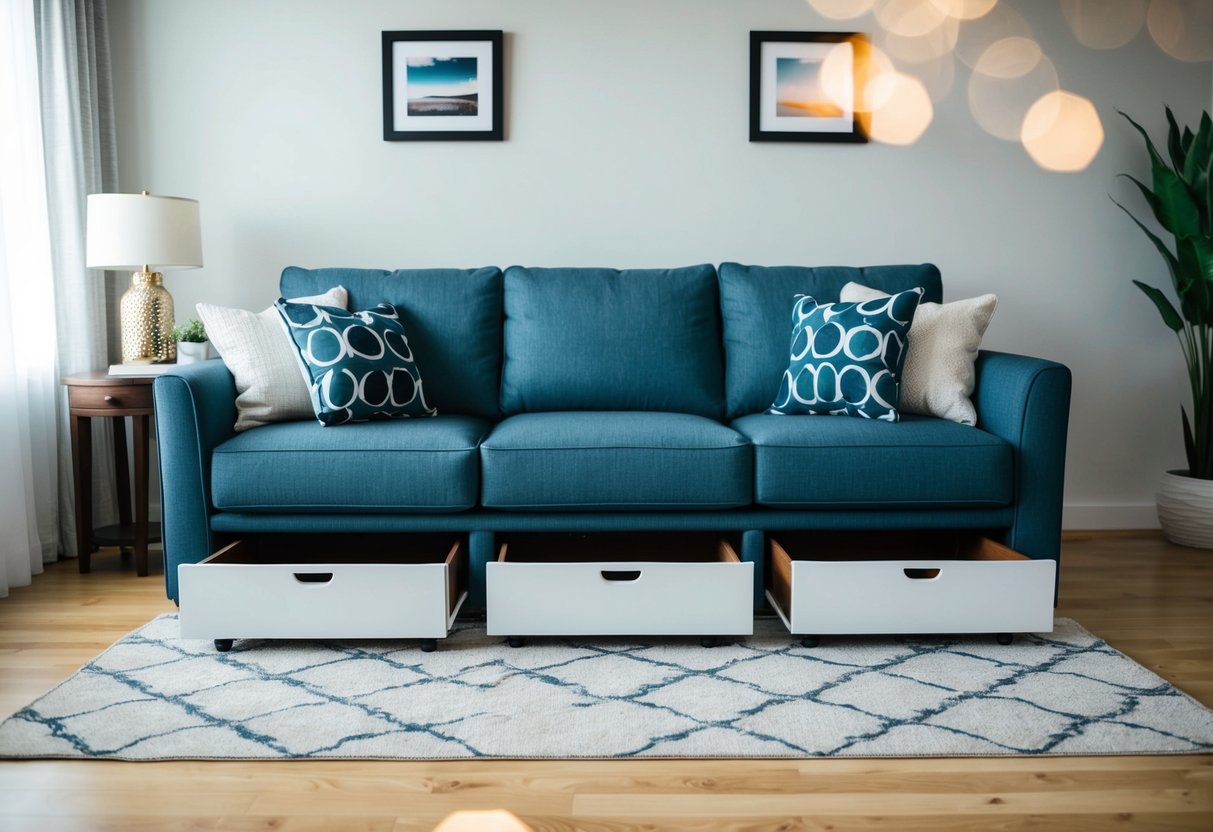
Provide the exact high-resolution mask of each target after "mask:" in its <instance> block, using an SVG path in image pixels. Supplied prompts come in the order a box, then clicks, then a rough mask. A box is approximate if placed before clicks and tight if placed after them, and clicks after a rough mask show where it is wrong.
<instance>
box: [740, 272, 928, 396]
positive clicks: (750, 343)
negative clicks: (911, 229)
mask: <svg viewBox="0 0 1213 832" xmlns="http://www.w3.org/2000/svg"><path fill="white" fill-rule="evenodd" d="M851 281H855V282H856V283H862V284H863V285H865V286H871V287H873V288H877V289H880V290H881V291H882V292H886V293H888V294H896V293H898V292H904V291H905V290H907V289H913V288H916V287H917V288H920V289H922V290H923V298H922V299H923V301H930V302H934V303H940V302H942V300H943V282H942V280H941V278H940V275H939V269H938V268H936V267H935V266H934V265H932V264H930V263H923V264H922V265H918V266H866V267H860V268H855V267H849V266H820V267H807V266H743V265H741V264H740V263H723V264H721V266H720V309H721V316H722V319H723V326H724V352H725V390H726V394H725V400H726V401H725V405H726V416H727V418H729V419H736V418H737V417H739V416H744V415H745V414H747V413H761V412H763V411H765V410H766V409H767V408H769V407H770V406H771V403H772V402H774V401H775V394H776V393H777V392H778V391H779V382H780V380H781V379H782V378H783V372H784V370H786V369H787V368H788V347H789V345H790V344H791V339H792V306H793V305H794V304H795V303H796V296H797V295H812V296H813V298H814V299H815V300H817V301H818V302H820V303H834V302H836V301H837V300H838V299H839V294H840V293H841V292H842V287H843V286H845V285H846V284H847V283H850V282H851Z"/></svg>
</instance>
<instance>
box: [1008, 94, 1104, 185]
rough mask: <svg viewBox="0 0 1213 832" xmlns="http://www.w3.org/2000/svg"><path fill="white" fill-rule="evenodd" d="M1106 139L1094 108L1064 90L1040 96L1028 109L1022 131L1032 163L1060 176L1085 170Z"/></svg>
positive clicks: (1083, 99)
mask: <svg viewBox="0 0 1213 832" xmlns="http://www.w3.org/2000/svg"><path fill="white" fill-rule="evenodd" d="M1103 137H1104V131H1103V123H1102V122H1101V121H1100V120H1099V113H1097V112H1096V111H1095V106H1094V105H1093V104H1092V103H1091V102H1090V101H1088V100H1087V99H1085V98H1083V97H1082V96H1081V95H1075V94H1074V93H1072V92H1066V91H1065V90H1057V91H1055V92H1051V93H1048V94H1046V95H1043V96H1041V97H1040V99H1038V100H1037V101H1036V103H1034V104H1033V105H1032V106H1031V107H1030V108H1028V113H1027V115H1026V116H1025V117H1024V120H1023V128H1022V130H1021V140H1022V141H1023V146H1024V149H1025V150H1026V151H1027V152H1028V155H1029V156H1030V157H1032V161H1034V162H1035V163H1036V164H1037V165H1039V166H1040V167H1042V168H1044V169H1045V170H1051V171H1057V172H1061V173H1074V172H1076V171H1080V170H1085V169H1086V167H1087V166H1088V165H1090V164H1091V160H1093V159H1094V158H1095V156H1096V155H1097V154H1098V153H1099V149H1100V147H1102V146H1103Z"/></svg>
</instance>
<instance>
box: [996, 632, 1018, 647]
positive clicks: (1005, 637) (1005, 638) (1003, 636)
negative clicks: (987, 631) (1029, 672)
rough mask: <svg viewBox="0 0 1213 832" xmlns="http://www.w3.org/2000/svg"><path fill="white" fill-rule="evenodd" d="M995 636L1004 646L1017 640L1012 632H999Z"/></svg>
mask: <svg viewBox="0 0 1213 832" xmlns="http://www.w3.org/2000/svg"><path fill="white" fill-rule="evenodd" d="M994 638H995V639H996V640H997V641H998V643H999V644H1001V645H1003V646H1004V647H1005V646H1006V645H1008V644H1010V643H1011V642H1013V641H1014V640H1015V636H1014V635H1012V634H1011V633H999V634H998V635H996V636H995V637H994Z"/></svg>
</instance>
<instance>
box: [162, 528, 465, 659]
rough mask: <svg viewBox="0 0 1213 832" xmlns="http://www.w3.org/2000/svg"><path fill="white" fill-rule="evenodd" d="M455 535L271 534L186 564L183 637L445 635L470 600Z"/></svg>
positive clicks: (430, 640)
mask: <svg viewBox="0 0 1213 832" xmlns="http://www.w3.org/2000/svg"><path fill="white" fill-rule="evenodd" d="M465 553H466V546H465V544H464V542H463V540H462V539H461V538H458V537H453V536H450V535H392V536H388V535H332V536H330V535H272V536H271V535H266V536H264V537H260V538H255V539H243V540H237V541H235V542H234V543H230V544H228V545H227V546H224V547H223V548H222V549H220V550H219V551H217V552H216V553H215V554H213V555H211V556H210V557H209V558H207V559H206V560H204V561H202V562H200V563H194V564H181V565H180V566H179V567H178V568H177V574H178V578H179V581H180V601H181V615H180V621H181V637H182V638H210V639H215V641H216V646H218V647H220V649H225V648H227V647H230V646H231V641H232V640H234V639H237V638H275V639H278V638H280V639H296V638H308V639H359V638H390V639H396V638H419V639H423V640H424V643H423V649H427V648H428V649H433V647H434V640H436V639H439V638H445V637H446V635H447V634H448V633H449V631H450V628H451V625H452V624H453V623H454V620H455V616H456V615H458V613H459V610H460V608H461V607H462V605H463V603H464V601H465V600H466V598H467V563H466V560H467V559H466V554H465Z"/></svg>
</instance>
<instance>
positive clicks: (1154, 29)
mask: <svg viewBox="0 0 1213 832" xmlns="http://www.w3.org/2000/svg"><path fill="white" fill-rule="evenodd" d="M1146 25H1147V26H1148V27H1149V29H1150V37H1152V38H1154V42H1155V43H1157V44H1158V46H1159V47H1160V48H1161V49H1162V50H1163V51H1164V52H1166V53H1167V54H1168V55H1170V56H1171V57H1172V58H1175V59H1176V60H1179V61H1188V62H1191V63H1200V62H1201V61H1208V60H1211V59H1213V0H1151V3H1150V11H1149V12H1148V13H1147V15H1146Z"/></svg>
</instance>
